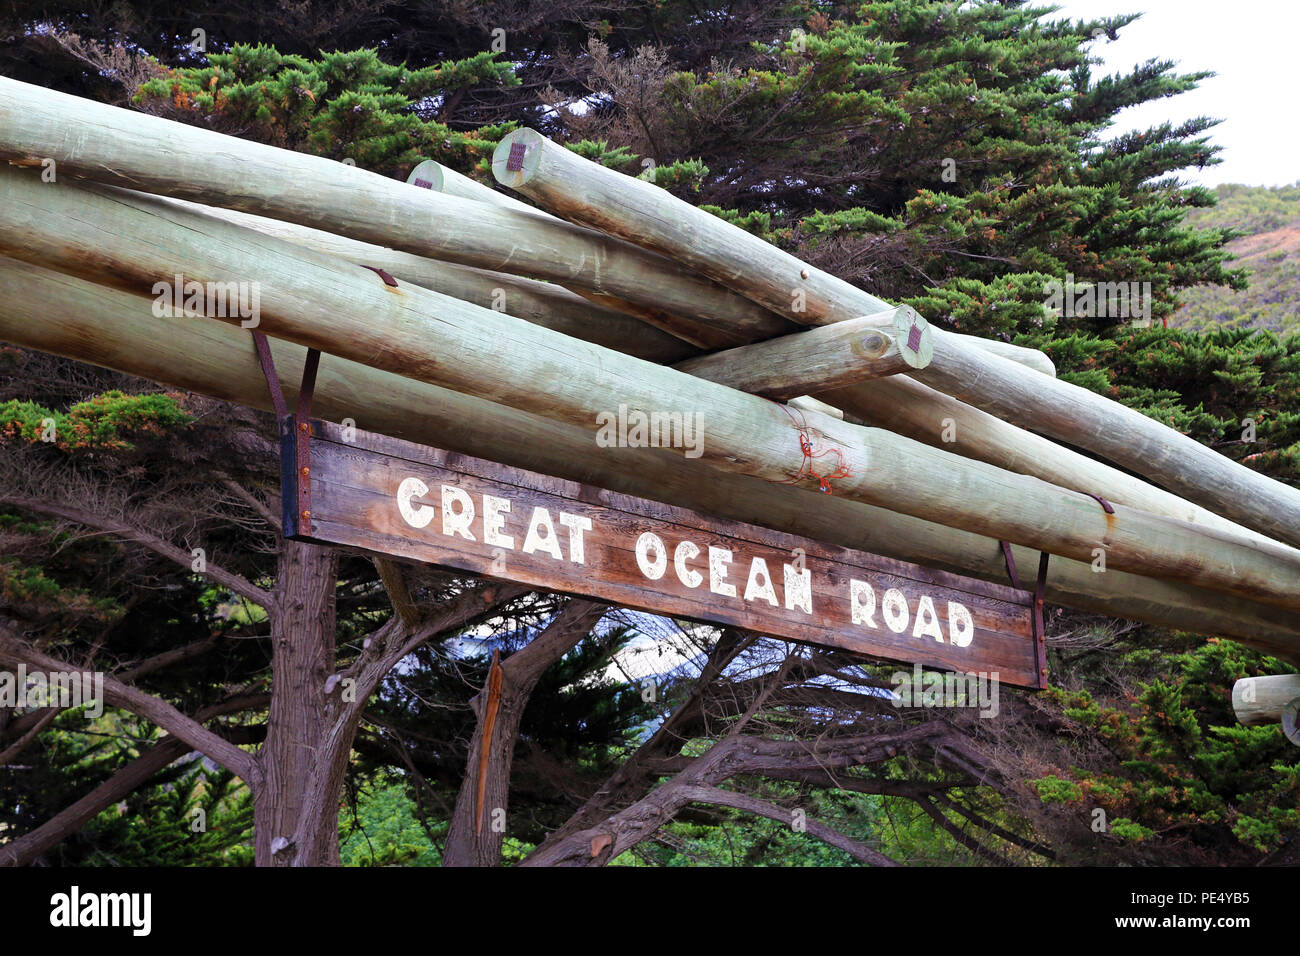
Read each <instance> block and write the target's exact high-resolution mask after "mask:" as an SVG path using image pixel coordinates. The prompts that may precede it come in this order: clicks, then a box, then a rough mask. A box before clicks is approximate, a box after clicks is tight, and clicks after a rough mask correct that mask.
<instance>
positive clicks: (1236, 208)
mask: <svg viewBox="0 0 1300 956" xmlns="http://www.w3.org/2000/svg"><path fill="white" fill-rule="evenodd" d="M1216 192H1217V194H1218V197H1219V204H1218V205H1217V206H1214V207H1211V208H1205V209H1196V210H1193V211H1192V212H1191V214H1190V215H1189V216H1188V217H1187V218H1188V221H1189V222H1191V223H1194V224H1196V225H1198V226H1205V227H1213V228H1218V229H1226V230H1232V231H1233V232H1234V233H1236V234H1238V235H1237V238H1234V239H1233V240H1232V241H1231V242H1229V243H1228V246H1227V248H1228V250H1229V251H1230V252H1232V254H1233V260H1232V263H1231V264H1232V266H1233V267H1243V268H1246V269H1249V270H1250V273H1251V274H1250V287H1249V288H1247V289H1244V290H1242V291H1234V290H1232V289H1229V288H1227V287H1225V286H1211V285H1202V286H1195V287H1194V288H1191V289H1188V290H1187V291H1186V292H1185V293H1184V295H1183V305H1182V307H1181V308H1179V309H1178V311H1177V312H1175V313H1174V315H1173V316H1172V317H1171V319H1170V324H1171V325H1177V326H1179V327H1181V328H1186V329H1189V330H1192V331H1197V332H1203V331H1206V330H1208V329H1212V328H1216V327H1217V328H1229V329H1235V328H1249V329H1257V328H1259V329H1270V330H1272V331H1274V332H1278V333H1281V334H1283V335H1290V334H1293V333H1294V332H1295V331H1296V330H1297V328H1300V317H1298V313H1300V182H1297V183H1296V184H1295V185H1293V186H1277V187H1267V186H1238V185H1235V184H1234V185H1226V186H1220V187H1218V189H1217V190H1216Z"/></svg>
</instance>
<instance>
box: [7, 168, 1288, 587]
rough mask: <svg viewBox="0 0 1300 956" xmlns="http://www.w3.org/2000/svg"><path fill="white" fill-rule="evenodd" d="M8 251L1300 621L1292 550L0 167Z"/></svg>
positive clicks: (112, 194)
mask: <svg viewBox="0 0 1300 956" xmlns="http://www.w3.org/2000/svg"><path fill="white" fill-rule="evenodd" d="M0 250H3V251H4V253H5V254H6V255H9V256H12V257H14V258H19V259H23V260H25V261H29V262H35V263H38V264H49V265H52V266H55V267H57V268H59V269H60V270H64V271H68V272H70V273H73V274H78V275H81V276H83V277H87V278H93V277H96V276H102V277H105V278H106V279H111V281H112V282H113V283H114V284H116V285H118V286H119V287H121V288H124V289H127V290H128V291H130V290H135V291H138V292H148V291H150V290H153V289H154V288H155V286H156V283H157V282H158V280H159V278H160V277H170V276H172V275H174V274H177V273H188V274H190V275H191V276H193V278H194V279H195V280H197V281H200V282H215V283H221V284H225V283H231V282H234V283H236V284H238V283H239V282H249V281H254V280H255V281H258V282H259V286H260V300H261V323H262V325H261V327H262V328H263V329H264V330H265V331H266V332H267V334H271V335H276V336H278V337H281V338H284V339H287V340H289V341H293V342H297V343H298V344H300V345H307V346H310V347H313V348H318V349H320V350H322V351H325V352H333V353H334V354H338V355H341V356H343V357H345V358H351V359H353V360H356V361H361V362H363V363H365V364H368V365H371V366H373V367H376V368H382V369H383V370H385V371H390V372H395V373H397V374H402V375H406V376H409V377H411V378H416V379H419V380H421V381H425V382H429V383H431V384H437V385H442V386H444V387H446V388H451V389H454V390H456V391H461V392H465V393H468V394H473V395H478V396H479V397H481V398H484V399H487V400H489V401H495V402H498V403H501V404H507V405H512V406H514V407H517V408H520V409H523V410H526V411H534V412H537V413H539V414H543V415H546V416H547V417H549V418H554V419H556V420H558V421H565V422H568V423H570V424H575V425H578V426H580V427H585V428H588V429H592V430H595V429H596V428H597V422H598V421H599V420H600V418H601V416H602V415H604V414H609V413H612V410H613V409H614V408H622V407H623V406H626V407H627V408H628V409H631V410H636V411H639V412H640V413H642V414H645V415H647V416H649V415H650V414H652V413H653V414H660V415H662V414H664V413H668V414H680V415H682V416H683V419H682V420H690V421H692V422H697V421H698V422H700V423H702V424H703V426H704V427H705V429H706V430H707V436H708V437H707V441H704V442H703V443H702V444H701V445H700V446H699V447H698V448H695V449H692V451H693V453H694V454H698V455H700V456H701V460H702V462H703V463H705V464H710V465H712V466H714V467H715V468H719V469H722V470H724V471H732V472H736V473H740V474H748V475H751V476H754V477H758V478H763V479H766V480H769V481H777V482H794V481H799V480H804V481H807V480H810V479H811V478H814V477H816V474H813V473H812V472H810V462H811V463H812V465H813V466H814V467H815V468H816V472H817V473H819V474H821V475H825V474H827V473H829V472H831V471H832V470H833V471H834V477H835V479H836V485H835V490H836V492H837V493H838V494H842V495H844V496H845V497H848V498H851V499H853V500H857V501H861V502H865V503H868V504H874V505H878V506H881V507H887V508H890V509H892V510H895V511H900V512H903V513H905V514H910V515H912V516H914V517H919V518H924V519H927V520H932V521H937V522H939V523H941V524H946V525H948V526H950V527H962V528H966V529H969V530H973V531H977V532H979V533H983V534H987V535H991V536H994V537H997V538H1001V539H1004V540H1007V541H1012V542H1015V543H1018V544H1023V545H1027V546H1030V547H1034V548H1038V549H1041V550H1044V551H1048V552H1051V553H1053V554H1058V555H1062V556H1065V557H1070V558H1075V559H1077V560H1085V561H1086V560H1091V559H1094V558H1096V557H1097V556H1098V554H1100V555H1101V557H1102V558H1103V559H1104V561H1105V563H1106V565H1107V566H1113V567H1115V568H1116V569H1119V570H1125V571H1132V572H1134V573H1138V574H1144V575H1152V576H1157V577H1166V578H1177V579H1184V580H1187V581H1188V582H1190V583H1194V584H1199V585H1202V586H1204V587H1209V588H1213V589H1215V590H1218V591H1223V592H1225V593H1232V594H1240V595H1243V596H1248V597H1252V598H1254V599H1256V600H1260V601H1264V602H1267V603H1271V604H1276V605H1278V606H1280V607H1286V608H1291V609H1296V610H1300V594H1297V593H1296V590H1295V587H1294V583H1295V580H1296V578H1297V577H1298V576H1300V552H1296V551H1295V550H1294V549H1291V548H1285V547H1282V546H1280V545H1276V546H1268V545H1262V544H1259V543H1258V542H1255V541H1250V542H1247V541H1245V540H1243V539H1241V538H1238V537H1236V536H1233V535H1229V534H1227V533H1226V532H1220V531H1217V530H1212V529H1204V530H1201V529H1197V528H1195V527H1193V526H1190V525H1188V524H1186V523H1185V522H1179V521H1175V520H1173V519H1168V518H1164V517H1161V516H1156V515H1151V514H1148V513H1147V512H1142V511H1137V510H1134V509H1131V508H1128V507H1127V506H1122V505H1121V506H1115V507H1114V508H1113V509H1112V511H1111V512H1107V513H1104V512H1103V511H1102V509H1101V508H1100V507H1099V506H1098V504H1097V502H1095V501H1094V500H1092V499H1091V498H1089V497H1087V496H1085V495H1081V494H1078V493H1076V492H1071V491H1067V490H1064V489H1061V488H1057V487H1055V486H1053V485H1049V484H1047V483H1046V482H1042V481H1039V480H1037V479H1034V478H1028V477H1025V476H1023V475H1017V474H1014V473H1011V472H1006V471H1002V470H1001V469H998V468H994V467H992V466H990V465H987V464H984V463H982V462H978V461H972V460H969V459H965V458H961V457H959V456H957V455H952V454H947V453H944V452H941V451H938V450H935V449H933V448H930V447H929V446H926V445H923V444H921V443H919V442H915V441H912V440H910V439H906V438H901V437H899V436H897V435H894V434H893V433H891V432H886V431H882V430H879V429H874V428H865V427H862V426H856V425H850V424H847V423H845V422H841V421H838V420H836V419H832V418H827V417H824V416H818V415H815V413H811V412H799V413H797V414H796V413H794V412H792V411H791V410H790V409H789V408H788V407H786V406H783V405H779V404H776V403H773V402H769V401H767V400H765V399H762V398H759V397H757V396H754V395H749V394H746V393H743V392H738V391H736V390H734V389H730V388H726V387H725V386H721V385H717V384H715V383H712V382H707V381H703V380H701V379H697V378H693V377H692V376H689V375H686V374H683V373H681V372H678V371H676V370H674V369H669V368H664V367H662V366H658V365H653V364H651V363H647V362H644V361H642V360H640V359H636V358H633V357H631V356H627V355H624V354H622V353H620V352H614V351H611V350H609V349H603V348H601V347H600V346H596V345H592V344H590V343H586V342H580V341H578V340H575V339H572V338H569V337H568V336H565V335H562V334H560V333H557V332H552V331H551V330H549V329H544V328H540V327H537V326H533V325H529V324H527V323H525V322H521V321H519V320H518V319H514V318H512V317H510V316H506V315H502V314H501V313H498V312H493V311H490V310H486V309H481V308H479V307H477V306H474V305H471V304H469V303H467V302H463V301H461V300H459V299H453V298H450V297H448V296H444V295H440V294H439V293H436V292H432V291H429V290H426V289H422V288H420V287H419V286H411V287H407V288H400V289H399V288H393V287H391V286H389V285H388V284H386V283H384V282H381V281H379V280H378V278H377V277H375V276H374V275H373V274H371V273H369V272H366V271H365V270H362V269H358V268H355V267H352V266H350V265H345V264H342V263H339V261H338V260H336V259H333V258H330V257H325V256H321V255H319V254H317V253H314V252H312V251H311V250H308V249H304V248H302V247H299V246H295V245H293V244H292V243H287V242H282V241H280V240H276V239H273V238H271V237H268V236H263V235H261V234H259V233H256V232H253V231H251V230H247V229H242V228H240V227H238V226H234V225H232V224H230V223H227V222H224V221H221V220H218V219H215V218H213V217H209V216H203V215H200V214H198V213H195V212H192V211H190V210H186V209H179V208H177V207H176V206H175V205H173V204H167V203H164V202H161V201H158V200H156V199H154V198H152V197H145V196H140V195H139V194H133V193H128V192H125V191H123V190H119V189H112V188H106V187H91V186H87V187H85V188H78V187H74V186H61V187H59V188H50V186H48V185H46V184H43V183H41V182H40V179H39V174H37V173H36V172H34V171H31V170H22V169H18V168H15V167H9V168H8V169H0ZM224 318H226V319H227V320H228V321H235V322H238V321H239V316H234V317H233V318H232V317H230V316H225V317H224ZM1038 377H1039V378H1041V379H1042V380H1043V381H1052V379H1050V378H1048V377H1047V376H1038ZM687 416H690V417H689V419H687ZM697 416H698V417H697ZM818 480H821V479H818Z"/></svg>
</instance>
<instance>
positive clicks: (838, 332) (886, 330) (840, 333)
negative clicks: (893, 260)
mask: <svg viewBox="0 0 1300 956" xmlns="http://www.w3.org/2000/svg"><path fill="white" fill-rule="evenodd" d="M913 316H915V313H914V312H912V310H911V309H909V308H907V306H903V307H902V308H900V309H892V310H890V311H889V312H886V313H885V314H883V315H878V316H876V315H873V316H865V317H863V318H860V319H851V320H850V321H848V322H837V323H835V325H828V326H823V327H821V328H817V329H811V330H809V331H807V332H795V333H794V334H792V335H784V336H782V337H781V338H778V339H768V340H767V341H765V342H758V343H756V344H754V345H742V346H740V347H739V348H734V349H728V350H726V351H724V352H715V353H713V354H712V355H702V356H698V357H696V358H691V359H686V360H685V361H683V362H678V363H677V364H676V365H674V366H673V368H675V369H677V370H678V371H680V372H686V373H687V374H688V375H694V376H696V377H698V378H703V379H708V380H709V381H710V382H717V383H719V384H721V385H726V386H728V387H729V388H737V389H740V390H741V391H742V392H752V393H753V394H755V395H762V396H763V397H764V398H771V399H778V400H785V399H789V398H795V397H796V396H799V395H804V394H806V393H808V392H818V391H825V390H827V389H833V388H841V387H843V386H845V385H852V384H853V383H855V382H861V381H865V380H866V379H870V378H880V377H882V376H886V375H894V374H896V373H898V372H903V371H906V370H907V369H909V368H919V367H921V366H922V365H924V363H925V362H926V361H928V358H929V354H930V328H929V326H928V325H926V324H925V323H920V324H917V325H916V328H918V329H920V330H921V331H919V332H918V333H917V334H916V336H915V337H914V339H913V340H911V341H909V339H908V335H909V330H910V329H911V328H912V327H913V325H914V319H913Z"/></svg>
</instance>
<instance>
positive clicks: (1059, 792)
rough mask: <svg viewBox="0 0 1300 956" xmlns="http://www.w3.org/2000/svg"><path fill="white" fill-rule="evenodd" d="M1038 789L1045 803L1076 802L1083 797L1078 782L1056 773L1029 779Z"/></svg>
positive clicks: (1040, 797) (1039, 795) (1039, 796)
mask: <svg viewBox="0 0 1300 956" xmlns="http://www.w3.org/2000/svg"><path fill="white" fill-rule="evenodd" d="M1029 782H1030V783H1031V784H1032V785H1033V787H1034V789H1035V790H1037V791H1038V798H1039V799H1040V800H1042V801H1043V803H1074V802H1076V801H1078V800H1082V799H1083V790H1082V789H1080V787H1079V785H1078V784H1077V783H1072V782H1071V781H1069V780H1062V779H1061V778H1060V777H1057V776H1055V775H1052V776H1048V777H1043V778H1042V779H1040V780H1031V781H1029Z"/></svg>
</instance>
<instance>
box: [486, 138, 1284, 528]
mask: <svg viewBox="0 0 1300 956" xmlns="http://www.w3.org/2000/svg"><path fill="white" fill-rule="evenodd" d="M492 169H493V173H494V174H495V176H496V178H497V181H498V182H501V183H503V184H504V185H507V186H510V187H511V188H514V189H516V190H518V191H519V192H521V193H523V194H524V195H526V196H528V197H529V198H531V199H533V200H534V201H535V202H537V203H538V204H540V205H541V206H543V207H545V208H547V209H549V210H551V211H552V212H555V213H557V214H559V215H560V216H562V217H564V218H565V219H568V220H570V221H572V222H576V223H581V224H583V225H587V226H591V227H593V228H596V229H599V230H601V231H602V232H605V233H606V234H608V235H611V236H616V237H620V238H623V239H627V240H628V241H630V242H635V243H638V244H639V245H642V246H644V247H645V248H647V249H651V250H654V251H656V252H660V253H663V254H664V255H667V256H671V257H672V258H674V259H676V260H677V261H679V262H681V263H683V264H684V265H687V266H689V267H690V268H692V269H694V270H696V271H698V272H700V273H701V274H703V275H707V276H709V277H710V278H713V279H716V280H717V281H718V282H720V283H722V284H723V285H725V286H727V287H728V288H731V289H734V290H735V291H736V292H739V293H741V294H742V295H745V296H746V297H748V298H750V299H752V300H753V301H755V302H757V303H759V304H761V305H763V306H765V307H766V308H767V309H769V310H771V311H772V312H774V313H776V314H778V315H783V316H785V317H786V318H788V319H790V320H792V321H795V322H800V323H803V324H813V325H824V324H828V323H831V322H839V321H845V320H847V319H851V318H855V317H857V316H860V315H864V314H867V315H869V314H874V313H878V312H881V311H883V310H884V309H886V308H888V307H889V306H888V303H886V302H884V301H883V300H881V299H878V298H876V297H875V296H873V295H870V294H869V293H866V292H863V291H862V290H861V289H858V288H856V287H855V286H852V285H850V284H849V283H847V282H844V281H843V280H841V279H838V278H836V277H835V276H832V275H830V274H828V273H826V272H823V271H821V270H820V269H817V268H815V267H813V266H810V265H808V264H807V263H804V262H801V261H800V260H799V259H797V258H795V257H794V256H792V255H790V254H789V253H787V252H784V251H783V250H781V249H778V248H777V247H776V246H773V245H771V244H770V243H767V242H764V241H763V240H762V239H760V238H758V237H757V236H754V235H752V234H750V233H748V232H746V231H745V230H743V229H740V228H738V227H736V226H733V225H731V224H730V223H728V222H726V221H724V220H722V219H719V218H718V217H716V216H713V215H710V214H709V213H707V212H704V211H703V210H700V209H697V208H696V207H694V206H692V205H690V204H689V203H686V202H683V201H682V200H680V199H678V198H676V197H675V196H673V195H671V194H670V193H668V192H666V191H664V190H662V189H660V188H658V187H657V186H655V185H653V184H651V183H648V182H645V181H643V180H639V179H635V178H633V177H631V176H625V175H623V174H621V173H618V172H616V171H614V170H611V169H607V168H605V167H603V166H600V165H598V164H596V163H592V162H590V161H588V160H586V159H583V158H582V157H580V156H578V155H577V154H576V153H573V152H571V151H570V150H567V149H564V148H563V147H561V146H557V145H556V144H554V143H552V142H550V141H549V140H547V139H546V138H545V137H543V136H541V135H540V134H539V133H536V132H534V131H532V130H526V129H521V130H515V131H514V132H513V133H510V134H509V135H507V136H506V137H505V138H504V139H503V140H502V141H501V143H500V144H499V146H498V147H497V150H496V152H495V153H494V154H493V158H492ZM911 374H912V376H913V377H914V378H916V379H918V380H919V381H921V382H924V383H925V384H927V385H930V386H931V387H933V388H936V389H938V390H939V391H942V392H945V393H947V394H949V395H952V396H954V397H956V398H960V399H961V400H963V401H964V402H966V403H968V404H971V405H974V406H976V407H978V408H982V409H984V410H985V411H989V412H992V413H993V414H995V415H999V416H1001V417H1003V418H1007V419H1011V420H1013V421H1016V422H1018V423H1019V424H1021V425H1023V426H1025V427H1029V428H1033V429H1035V430H1036V431H1040V432H1042V433H1044V434H1046V435H1050V436H1052V437H1054V438H1057V439H1060V440H1062V441H1066V442H1069V443H1071V444H1074V445H1079V446H1082V447H1084V448H1087V449H1089V450H1090V451H1094V452H1096V453H1097V454H1099V455H1102V456H1104V457H1106V458H1108V459H1109V460H1110V461H1113V462H1115V463H1117V464H1119V465H1122V466H1123V467H1125V468H1128V469H1130V470H1132V471H1135V472H1137V473H1138V474H1141V475H1145V476H1146V477H1147V478H1150V479H1151V480H1152V481H1154V482H1156V483H1157V484H1160V485H1163V486H1164V487H1166V488H1170V489H1173V490H1175V491H1177V492H1179V493H1180V494H1182V495H1183V496H1184V497H1186V498H1188V499H1190V500H1191V501H1193V502H1195V503H1197V504H1199V505H1202V506H1204V507H1206V508H1208V509H1210V510H1212V511H1215V512H1217V513H1219V514H1221V515H1224V516H1225V517H1229V518H1232V519H1233V520H1235V521H1237V522H1239V523H1240V524H1243V525H1246V526H1247V527H1250V528H1253V529H1255V530H1256V531H1259V532H1261V533H1262V534H1265V535H1269V536H1270V537H1273V538H1276V539H1278V540H1281V541H1286V542H1287V543H1289V544H1292V545H1300V489H1297V488H1292V487H1290V486H1288V485H1284V484H1282V483H1281V482H1277V481H1273V480H1272V479H1270V478H1268V477H1266V476H1264V475H1261V474H1259V473H1258V472H1255V471H1252V470H1251V469H1249V468H1247V467H1245V466H1244V465H1240V464H1238V463H1236V462H1234V461H1232V460H1231V459H1230V458H1227V457H1225V456H1223V455H1220V454H1219V453H1218V452H1216V451H1214V450H1213V449H1211V448H1207V447H1205V446H1204V445H1201V444H1199V443H1197V442H1196V441H1194V440H1192V439H1191V438H1188V437H1187V436H1186V435H1182V434H1180V433H1179V432H1177V431H1175V430H1173V429H1171V428H1168V427H1166V426H1164V425H1162V424H1160V423H1159V422H1157V421H1155V420H1154V419H1151V418H1147V417H1146V416H1145V415H1143V414H1141V413H1140V412H1137V411H1134V410H1133V409H1130V408H1127V407H1125V406H1123V405H1120V404H1119V403H1117V402H1112V401H1109V400H1107V399H1106V398H1104V397H1102V396H1100V395H1098V394H1096V393H1095V392H1091V391H1089V390H1087V389H1085V388H1080V387H1079V386H1077V385H1072V384H1070V383H1068V382H1063V381H1060V380H1059V379H1055V378H1052V377H1050V376H1047V375H1041V376H1040V375H1026V374H1025V373H1024V370H1023V368H1022V367H1021V366H1020V365H1019V364H1018V363H1015V362H1011V361H1009V360H1007V359H1005V358H1002V357H1000V356H998V355H995V354H992V353H991V352H989V351H988V350H987V349H982V348H971V347H970V342H969V341H968V340H966V339H962V338H959V337H956V336H954V335H953V334H952V333H950V332H946V331H944V330H942V329H935V330H934V361H933V362H931V363H930V364H929V365H928V366H926V367H925V368H924V369H922V370H917V371H914V372H912V373H911Z"/></svg>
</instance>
